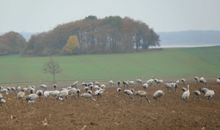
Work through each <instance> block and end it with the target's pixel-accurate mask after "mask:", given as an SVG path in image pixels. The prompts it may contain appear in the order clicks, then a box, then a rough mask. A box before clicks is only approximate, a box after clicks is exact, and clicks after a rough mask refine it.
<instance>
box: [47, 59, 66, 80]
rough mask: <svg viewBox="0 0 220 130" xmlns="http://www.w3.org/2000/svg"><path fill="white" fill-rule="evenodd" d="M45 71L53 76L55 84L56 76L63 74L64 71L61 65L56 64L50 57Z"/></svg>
mask: <svg viewBox="0 0 220 130" xmlns="http://www.w3.org/2000/svg"><path fill="white" fill-rule="evenodd" d="M43 71H44V72H45V73H49V74H51V75H52V76H53V82H54V83H55V82H56V75H57V74H59V73H61V71H62V69H61V68H60V65H59V64H58V63H56V62H55V61H54V60H53V58H52V57H50V59H49V61H48V62H47V63H45V64H44V66H43Z"/></svg>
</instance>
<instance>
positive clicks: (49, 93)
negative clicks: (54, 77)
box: [0, 77, 220, 105]
mask: <svg viewBox="0 0 220 130" xmlns="http://www.w3.org/2000/svg"><path fill="white" fill-rule="evenodd" d="M194 80H195V81H196V82H197V83H198V84H203V87H200V88H199V89H198V90H194V91H193V92H192V93H193V94H194V95H196V96H198V97H199V96H202V95H204V96H205V97H207V98H208V99H209V100H210V99H212V98H213V97H214V96H215V91H214V90H212V89H209V88H208V87H207V80H206V79H205V78H204V77H194ZM216 82H217V83H218V84H220V77H219V78H217V79H216ZM180 83H182V84H184V85H185V86H186V87H182V88H181V89H182V91H183V92H182V95H181V99H182V100H183V101H187V100H188V99H189V98H190V93H191V91H190V85H189V84H187V82H186V80H185V79H181V80H177V81H174V82H164V81H163V80H161V79H156V78H152V79H149V80H147V81H142V80H141V79H136V81H131V80H128V81H117V82H114V81H113V80H110V81H108V83H107V84H108V86H109V87H115V89H116V92H117V93H124V94H125V95H128V96H129V97H130V98H132V97H133V96H140V97H144V98H146V100H147V101H148V103H150V99H149V98H148V96H149V95H148V94H147V89H148V88H149V87H153V86H158V85H161V84H163V85H164V87H165V88H166V89H167V90H168V91H173V92H176V90H177V88H178V86H179V84H180ZM135 86H140V87H142V88H143V89H140V90H137V91H135V89H136V88H137V87H135ZM106 88H107V87H106V85H105V84H102V83H100V82H98V81H95V82H82V83H79V82H78V81H76V82H74V83H73V84H71V85H70V86H68V87H64V88H60V89H59V88H58V86H57V85H56V84H54V85H53V86H52V88H51V87H48V86H47V85H45V84H41V85H40V86H39V87H36V86H33V85H30V86H28V87H20V86H17V87H5V86H1V87H0V105H2V104H5V103H6V98H4V96H5V95H8V94H15V95H16V99H17V100H26V101H27V102H28V103H35V102H36V101H37V99H39V98H40V97H44V98H48V97H53V98H54V99H57V100H59V101H63V100H65V99H67V98H68V97H72V96H74V97H84V98H89V99H92V100H94V101H96V98H94V97H95V96H102V95H104V94H105V91H107V89H106ZM164 95H165V92H164V91H163V90H162V89H159V90H156V91H155V92H154V93H153V95H152V97H153V99H155V100H158V99H160V98H161V97H163V96H164Z"/></svg>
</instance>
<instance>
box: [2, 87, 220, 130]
mask: <svg viewBox="0 0 220 130" xmlns="http://www.w3.org/2000/svg"><path fill="white" fill-rule="evenodd" d="M198 86H201V85H195V84H191V88H190V90H191V91H193V90H195V89H197V88H198ZM208 86H209V87H210V88H211V89H214V90H215V93H216V95H215V97H214V99H213V100H211V101H209V100H207V98H205V97H200V98H197V97H195V96H193V93H191V96H190V99H189V101H188V102H184V101H182V100H181V98H180V96H181V93H182V91H181V89H178V90H177V92H176V93H174V92H168V91H167V90H166V89H165V88H164V86H159V87H154V88H149V89H148V90H147V92H148V96H149V98H150V100H151V104H148V103H147V101H146V99H145V98H142V97H133V98H130V97H128V96H127V95H124V94H123V93H120V94H119V93H117V92H116V89H115V88H108V89H107V90H106V92H105V94H104V95H103V96H102V97H96V101H93V100H91V99H84V98H82V97H79V98H68V99H67V100H65V101H63V102H61V101H57V100H54V99H51V98H50V99H48V100H45V99H39V100H38V101H37V102H36V103H35V104H27V103H26V102H25V101H17V100H16V98H15V95H8V96H6V100H7V103H6V104H3V105H2V106H0V129H1V130H8V129H16V130H17V129H20V130H32V129H34V130H44V129H50V130H154V129H156V130H162V129H167V130H220V96H219V94H220V85H217V84H215V83H209V84H208ZM135 89H136V90H137V89H141V87H136V88H135ZM157 89H162V90H164V92H165V96H164V97H162V98H161V99H160V100H158V101H155V100H153V99H152V94H153V92H154V91H155V90H157Z"/></svg>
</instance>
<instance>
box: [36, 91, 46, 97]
mask: <svg viewBox="0 0 220 130" xmlns="http://www.w3.org/2000/svg"><path fill="white" fill-rule="evenodd" d="M36 94H37V95H38V96H43V94H44V91H43V90H37V91H36Z"/></svg>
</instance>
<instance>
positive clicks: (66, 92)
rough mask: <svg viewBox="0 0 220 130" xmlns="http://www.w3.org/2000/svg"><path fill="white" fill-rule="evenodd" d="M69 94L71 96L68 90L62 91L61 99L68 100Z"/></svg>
mask: <svg viewBox="0 0 220 130" xmlns="http://www.w3.org/2000/svg"><path fill="white" fill-rule="evenodd" d="M68 94H69V90H68V89H63V90H61V91H60V93H59V97H63V98H64V97H65V98H67V96H68Z"/></svg>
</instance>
